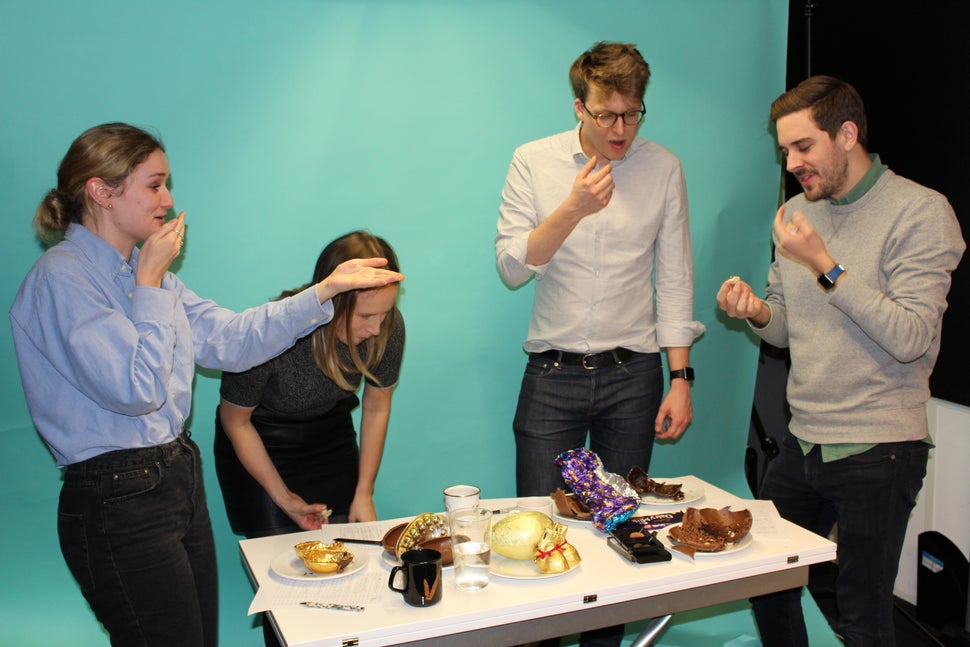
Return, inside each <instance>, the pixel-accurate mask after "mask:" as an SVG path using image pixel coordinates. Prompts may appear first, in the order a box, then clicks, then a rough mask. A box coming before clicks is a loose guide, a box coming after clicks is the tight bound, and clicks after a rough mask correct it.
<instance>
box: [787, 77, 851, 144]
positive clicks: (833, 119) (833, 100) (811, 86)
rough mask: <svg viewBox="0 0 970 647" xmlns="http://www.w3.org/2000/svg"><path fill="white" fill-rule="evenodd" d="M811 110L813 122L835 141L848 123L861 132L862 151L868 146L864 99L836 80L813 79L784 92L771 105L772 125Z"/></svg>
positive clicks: (847, 85)
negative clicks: (783, 118) (782, 119)
mask: <svg viewBox="0 0 970 647" xmlns="http://www.w3.org/2000/svg"><path fill="white" fill-rule="evenodd" d="M805 109H809V110H811V113H810V114H811V115H812V121H814V122H815V124H816V125H817V126H818V127H819V129H820V130H824V131H825V132H827V133H828V134H829V137H831V138H832V139H835V135H836V133H838V132H839V128H841V127H842V124H844V123H845V122H847V121H851V122H853V123H854V124H855V125H856V126H857V127H858V129H859V135H858V140H859V143H860V144H862V146H863V148H865V147H867V146H868V144H869V133H868V130H869V127H868V124H867V121H866V108H865V105H864V104H863V103H862V97H861V96H859V93H858V92H857V91H856V89H855V88H854V87H852V86H851V85H849V84H848V83H846V82H845V81H842V80H840V79H837V78H835V77H834V76H824V75H819V76H812V77H809V78H807V79H805V80H804V81H802V82H801V83H799V84H798V85H796V86H795V87H794V88H792V89H791V90H789V91H788V92H785V93H784V94H782V95H781V96H780V97H778V98H777V99H775V100H774V102H772V104H771V121H772V122H773V123H776V122H777V121H778V120H779V119H781V118H782V117H785V116H787V115H790V114H792V113H793V112H799V111H801V110H805Z"/></svg>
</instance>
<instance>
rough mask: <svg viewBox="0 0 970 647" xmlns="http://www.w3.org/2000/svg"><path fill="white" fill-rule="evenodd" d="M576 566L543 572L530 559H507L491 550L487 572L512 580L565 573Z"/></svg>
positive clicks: (542, 577) (539, 577) (570, 571)
mask: <svg viewBox="0 0 970 647" xmlns="http://www.w3.org/2000/svg"><path fill="white" fill-rule="evenodd" d="M578 568H579V565H577V566H573V567H572V568H571V569H569V570H568V571H562V572H561V573H543V572H542V571H540V570H539V567H538V566H536V563H535V562H534V561H532V560H531V559H509V558H508V557H502V556H501V555H499V554H498V553H496V552H495V551H494V550H493V551H492V558H491V560H490V561H489V565H488V572H489V573H491V574H492V575H495V576H497V577H507V578H510V579H513V580H540V579H544V578H547V577H559V576H560V575H566V574H567V573H572V572H573V571H575V570H576V569H578Z"/></svg>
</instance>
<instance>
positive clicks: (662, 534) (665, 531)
mask: <svg viewBox="0 0 970 647" xmlns="http://www.w3.org/2000/svg"><path fill="white" fill-rule="evenodd" d="M679 525H680V524H679V523H675V524H673V525H672V526H667V527H665V528H661V529H660V530H658V531H657V539H659V540H660V541H662V542H663V543H664V545H665V546H667V547H668V548H670V547H672V546H686V545H687V544H681V543H679V542H677V541H674V540H673V539H672V538H671V537H670V529H671V528H673V527H675V526H679ZM753 541H754V538H753V537H752V536H751V533H750V532H749V533H748V534H746V535H745V536H744V537H742V538H741V541H738V542H735V543H733V544H728V545H727V546H726V547H725V548H724V550H719V551H717V552H713V553H712V552H708V551H702V550H698V551H696V552H695V553H694V557H695V558H697V557H720V556H722V555H730V554H732V553H736V552H738V551H739V550H744V549H745V548H747V547H749V546H750V545H751V544H752V542H753ZM673 552H675V553H679V554H681V555H684V556H685V557H687V556H688V555H687V554H686V553H681V552H680V551H679V550H675V551H673Z"/></svg>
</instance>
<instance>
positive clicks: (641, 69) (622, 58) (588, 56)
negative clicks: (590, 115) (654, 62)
mask: <svg viewBox="0 0 970 647" xmlns="http://www.w3.org/2000/svg"><path fill="white" fill-rule="evenodd" d="M649 81H650V66H649V65H647V62H646V61H645V60H644V59H643V55H641V54H640V52H639V50H637V48H636V45H631V44H627V43H610V42H606V41H601V42H599V43H596V44H595V45H593V46H592V47H591V48H590V49H588V50H586V51H585V52H583V54H582V55H581V56H580V57H579V58H577V59H576V60H575V62H573V64H572V67H570V68H569V82H570V83H571V84H572V86H573V94H574V95H575V96H576V98H577V99H579V100H580V101H584V102H585V101H586V99H587V97H588V95H589V87H590V84H591V83H595V84H597V85H598V86H600V87H602V88H603V89H605V90H607V91H610V92H618V93H620V94H623V95H627V96H631V97H639V98H640V99H643V95H644V93H645V92H646V91H647V83H648V82H649Z"/></svg>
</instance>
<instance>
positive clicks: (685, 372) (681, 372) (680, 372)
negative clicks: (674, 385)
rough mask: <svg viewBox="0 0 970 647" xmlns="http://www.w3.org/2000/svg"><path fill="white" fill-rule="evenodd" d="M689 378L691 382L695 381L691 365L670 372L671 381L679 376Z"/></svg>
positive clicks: (684, 378)
mask: <svg viewBox="0 0 970 647" xmlns="http://www.w3.org/2000/svg"><path fill="white" fill-rule="evenodd" d="M678 377H679V378H681V379H683V380H687V381H688V382H690V383H691V384H693V383H694V369H692V368H691V367H690V366H685V367H684V368H681V369H677V370H676V371H671V372H670V381H671V382H673V381H674V380H675V379H677V378H678Z"/></svg>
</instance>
